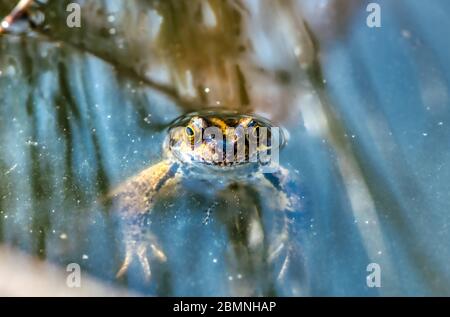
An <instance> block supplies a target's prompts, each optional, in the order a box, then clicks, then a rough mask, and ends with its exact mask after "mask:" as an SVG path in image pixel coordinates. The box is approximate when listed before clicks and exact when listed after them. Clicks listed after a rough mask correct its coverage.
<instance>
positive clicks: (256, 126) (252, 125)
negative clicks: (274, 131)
mask: <svg viewBox="0 0 450 317" xmlns="http://www.w3.org/2000/svg"><path fill="white" fill-rule="evenodd" d="M247 127H248V128H250V133H251V134H252V136H254V137H257V136H258V130H259V124H258V122H256V121H255V120H252V121H250V122H249V124H248V125H247Z"/></svg>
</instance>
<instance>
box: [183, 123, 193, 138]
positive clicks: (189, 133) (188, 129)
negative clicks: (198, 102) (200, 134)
mask: <svg viewBox="0 0 450 317" xmlns="http://www.w3.org/2000/svg"><path fill="white" fill-rule="evenodd" d="M185 132H186V135H187V137H188V138H189V140H191V141H192V140H193V139H194V136H195V131H194V128H193V127H192V126H191V125H188V126H187V127H186V129H185Z"/></svg>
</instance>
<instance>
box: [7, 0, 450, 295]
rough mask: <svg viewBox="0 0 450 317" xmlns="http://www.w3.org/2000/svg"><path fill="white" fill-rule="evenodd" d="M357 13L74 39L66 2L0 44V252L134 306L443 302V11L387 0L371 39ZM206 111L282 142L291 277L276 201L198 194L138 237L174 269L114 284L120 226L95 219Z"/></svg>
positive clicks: (214, 6) (192, 186)
mask: <svg viewBox="0 0 450 317" xmlns="http://www.w3.org/2000/svg"><path fill="white" fill-rule="evenodd" d="M10 2H11V3H12V4H9V7H11V5H13V3H14V1H10ZM368 2H369V1H361V2H357V1H337V0H336V1H333V0H329V1H326V0H324V1H312V0H311V1H308V0H305V1H278V2H277V1H271V2H262V1H248V2H246V3H245V5H243V4H242V3H240V2H239V1H229V2H227V1H201V0H198V1H189V2H187V1H186V2H183V1H165V2H163V3H162V2H157V1H135V2H131V1H130V2H128V1H127V2H124V1H110V0H108V1H84V3H85V4H84V5H83V6H82V9H83V10H82V14H83V20H82V27H81V28H80V29H69V28H67V27H66V26H65V16H66V13H65V4H64V3H63V1H61V3H58V4H55V3H50V4H47V5H43V6H42V7H40V8H33V10H34V11H33V12H41V13H42V14H44V16H45V22H42V21H40V23H38V24H37V26H36V27H35V28H34V29H33V30H29V29H27V25H26V24H21V25H19V26H17V28H18V29H19V30H18V31H17V32H19V33H16V34H8V35H4V36H2V37H0V175H1V176H2V177H1V178H0V198H1V200H0V237H1V241H2V243H3V244H7V245H11V246H14V247H15V248H17V249H20V250H23V251H25V252H27V253H29V254H30V255H33V256H36V257H40V258H42V259H44V260H46V261H49V262H52V263H56V264H57V265H59V266H61V267H62V268H65V266H66V265H67V264H68V263H72V262H75V263H79V264H80V265H81V267H82V270H83V271H85V272H88V273H89V274H91V275H92V276H95V277H98V278H100V279H101V280H103V281H106V282H112V284H114V285H120V286H124V287H127V288H129V289H130V290H134V291H138V292H141V293H143V294H152V295H287V296H291V295H444V294H445V295H448V294H449V293H450V290H449V287H448V285H449V280H450V270H449V268H448V265H447V262H448V259H450V249H449V246H448V241H450V239H449V238H450V230H449V229H448V226H449V223H450V215H449V213H448V210H449V207H450V206H449V201H450V199H449V193H450V188H449V182H448V180H449V179H450V170H449V168H448V166H449V164H448V163H449V160H450V157H449V155H448V151H447V148H446V147H447V143H448V140H449V137H450V130H449V125H450V120H449V119H450V113H449V111H448V109H449V107H450V101H449V80H450V78H449V74H450V69H449V68H450V63H449V60H448V56H449V53H450V42H449V41H448V40H447V39H446V38H445V36H443V34H442V32H444V30H448V29H449V25H448V24H449V23H450V22H449V21H450V20H449V19H448V16H449V14H450V6H449V4H448V3H447V1H445V0H432V1H429V2H427V3H425V2H423V1H420V0H408V1H395V2H394V1H387V0H384V1H381V0H380V1H378V2H379V3H380V4H381V8H382V27H381V28H377V29H371V28H368V27H367V25H366V23H365V22H366V17H367V14H368V13H367V12H366V10H365V9H366V4H367V3H368ZM188 3H189V4H188ZM7 6H8V4H2V5H1V6H0V10H1V12H2V14H3V13H4V12H6V11H7V10H8V9H9V7H7ZM62 17H64V18H62ZM41 18H42V16H41ZM41 20H42V19H41ZM21 28H24V29H25V31H24V33H20V32H21V30H20V29H21ZM112 30H113V31H112ZM206 106H215V107H220V108H232V109H237V110H239V111H242V112H249V111H253V112H255V113H258V114H259V115H262V116H264V117H267V118H269V119H271V120H273V121H274V122H277V123H278V124H279V125H281V126H283V128H285V129H286V131H287V132H288V142H287V145H286V146H285V147H284V148H283V150H282V151H281V153H280V164H281V165H282V166H283V167H285V168H287V169H288V170H289V171H290V173H291V174H292V175H293V176H294V175H295V176H296V177H298V178H299V179H300V182H299V187H298V191H299V194H301V196H303V197H304V199H303V202H302V205H301V208H299V209H298V210H297V211H296V212H295V213H293V214H292V215H291V216H290V218H289V221H290V222H291V223H292V226H293V228H294V229H293V231H292V233H291V236H290V238H289V239H290V240H289V241H291V242H292V243H291V244H290V247H291V248H292V249H294V251H295V252H294V255H295V256H293V257H292V259H291V261H290V263H289V269H288V270H286V274H285V276H284V277H283V278H282V279H280V278H278V277H279V272H280V271H281V270H282V264H283V261H282V260H283V257H282V255H280V256H278V257H275V259H274V260H273V261H272V262H271V261H269V258H270V254H269V253H270V252H269V251H268V250H269V249H270V242H271V241H275V240H276V239H277V233H278V232H279V231H278V227H279V223H280V219H282V218H281V216H280V213H279V212H277V210H276V208H273V206H272V205H271V196H270V195H264V194H261V191H259V189H260V188H259V187H258V184H254V186H250V185H243V184H238V185H237V186H234V187H230V188H225V189H223V188H222V189H218V188H217V187H214V186H213V187H208V188H205V186H202V184H201V183H199V182H197V181H196V180H194V179H192V180H187V181H186V182H185V183H184V185H183V186H181V187H179V188H178V189H177V191H171V190H166V191H165V192H161V195H160V196H161V197H160V198H159V199H158V201H157V203H156V205H155V206H154V208H153V209H152V213H151V215H148V219H146V221H145V224H143V226H145V227H148V228H151V231H152V233H153V235H154V236H156V237H157V240H158V243H159V245H160V246H161V248H162V249H163V250H164V252H165V254H166V256H167V261H166V262H161V261H158V260H157V259H155V258H154V257H153V258H152V257H151V256H149V258H150V260H151V264H152V277H151V280H150V282H145V281H144V280H143V278H142V268H141V267H140V266H139V263H138V261H136V263H134V264H133V265H132V266H131V267H130V269H129V272H128V274H127V275H126V276H125V277H124V278H120V279H116V277H115V275H116V273H117V271H118V269H119V267H120V265H121V263H122V261H123V257H124V254H123V253H124V239H123V236H122V235H121V230H120V228H121V226H122V222H121V219H120V218H119V217H117V215H116V214H115V213H114V212H113V211H111V210H109V209H108V208H107V207H106V206H103V207H102V206H99V202H100V201H102V198H103V197H105V195H107V193H108V192H109V191H110V190H111V189H112V188H114V187H115V186H117V185H118V184H120V183H122V182H123V181H124V180H126V179H127V178H128V177H130V176H132V175H135V174H136V173H138V172H140V171H142V170H143V169H145V168H147V167H149V166H152V165H154V164H156V163H157V162H159V161H160V160H161V159H162V156H163V154H164V151H163V140H164V139H165V137H166V133H167V131H166V128H167V126H168V124H169V123H170V122H171V121H172V120H173V119H175V118H176V117H177V116H179V115H182V114H184V113H186V112H189V111H191V110H194V109H202V108H204V107H206ZM211 178H217V182H219V183H220V176H217V175H213V174H211ZM252 239H253V240H252ZM254 241H262V242H260V244H259V246H258V247H253V246H254V244H252V243H254ZM0 261H1V259H0ZM369 263H377V264H379V265H380V268H381V278H382V287H381V288H369V287H368V286H367V284H366V276H367V275H368V274H369V272H367V270H366V268H367V265H368V264H369ZM17 269H18V271H20V268H17ZM0 283H1V281H0Z"/></svg>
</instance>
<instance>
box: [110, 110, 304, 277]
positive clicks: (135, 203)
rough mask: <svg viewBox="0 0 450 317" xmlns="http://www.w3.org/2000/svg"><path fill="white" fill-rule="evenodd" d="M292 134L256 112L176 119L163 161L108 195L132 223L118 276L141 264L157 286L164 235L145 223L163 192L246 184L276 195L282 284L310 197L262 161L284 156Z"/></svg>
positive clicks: (275, 251)
mask: <svg viewBox="0 0 450 317" xmlns="http://www.w3.org/2000/svg"><path fill="white" fill-rule="evenodd" d="M275 132H276V133H275ZM285 135H286V132H285V131H284V130H283V129H282V128H281V129H280V128H279V127H276V126H275V124H274V123H272V122H271V121H270V120H268V119H266V118H264V117H262V116H259V115H256V114H253V113H240V112H238V111H231V110H217V109H207V110H201V111H195V112H191V113H187V114H185V115H183V116H180V117H178V118H177V119H175V120H174V121H173V122H172V123H171V124H170V125H169V128H168V129H167V136H166V138H165V140H164V142H163V146H162V156H161V157H162V158H161V160H160V161H158V162H156V163H155V164H153V165H151V166H149V167H148V168H145V169H144V170H142V171H140V172H138V173H137V174H135V175H133V176H131V177H130V178H128V179H127V180H125V181H124V182H122V183H120V184H119V185H117V186H116V187H115V188H114V189H113V190H112V191H111V192H110V193H109V195H108V197H109V199H110V201H111V204H112V205H114V210H115V212H116V213H118V215H119V217H120V219H121V220H122V221H123V222H124V223H125V225H124V226H123V228H124V246H125V248H124V249H125V252H124V260H123V262H122V264H121V266H120V268H119V269H118V271H117V274H116V277H117V278H122V277H123V276H124V275H126V273H127V271H128V269H129V267H130V265H131V264H132V263H133V262H134V261H135V260H136V261H138V262H139V263H140V266H141V268H142V272H143V274H144V277H145V281H150V279H151V276H152V269H151V267H152V264H151V263H152V261H153V260H157V261H158V262H161V263H164V262H166V261H167V256H166V254H165V252H164V250H163V248H162V247H161V246H160V245H159V243H158V239H157V237H156V236H155V235H154V234H153V233H152V232H149V230H148V228H147V227H146V225H145V224H144V222H143V221H142V219H143V217H145V216H148V215H149V214H151V213H152V210H153V208H154V205H155V203H156V201H157V200H158V196H159V195H161V193H162V192H164V191H167V190H169V191H170V190H171V189H173V188H175V187H176V186H180V184H181V186H183V180H185V179H197V180H202V181H204V182H206V184H210V185H211V186H213V188H214V190H227V189H228V188H230V187H232V186H236V185H237V184H238V185H242V184H244V185H245V186H251V187H252V188H256V191H257V192H258V191H259V192H260V193H261V195H266V196H268V197H270V199H269V200H270V202H271V204H272V207H273V210H275V211H276V212H279V213H280V215H281V216H282V225H281V230H280V233H279V234H278V235H277V238H276V239H275V240H276V241H273V243H272V244H271V248H270V251H269V253H268V259H269V261H271V260H272V259H274V258H277V257H279V255H280V254H281V253H283V254H284V258H283V260H282V265H281V266H280V269H279V272H278V277H277V278H278V279H282V278H283V276H284V272H285V271H286V269H287V267H288V266H289V264H290V260H291V256H292V252H294V251H295V248H294V247H292V243H293V242H292V241H291V239H292V237H291V235H292V231H293V228H292V217H291V216H292V214H296V213H299V212H302V210H303V205H302V198H303V197H302V196H301V194H300V193H301V190H300V189H299V186H300V185H299V180H298V177H296V175H293V174H294V173H292V172H290V171H289V170H288V169H287V168H285V167H283V166H281V165H280V164H279V163H278V162H277V160H274V159H273V156H271V155H268V156H267V155H265V158H267V157H269V158H270V160H262V159H261V156H263V155H262V154H263V153H264V154H267V153H269V154H273V153H275V152H277V151H280V150H281V149H282V148H283V147H284V146H285V144H286V136H285ZM218 184H220V185H218ZM207 187H209V185H207ZM219 187H220V189H219ZM208 217H210V215H208ZM283 250H284V251H285V252H283ZM150 259H152V260H150Z"/></svg>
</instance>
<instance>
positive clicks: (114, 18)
mask: <svg viewBox="0 0 450 317" xmlns="http://www.w3.org/2000/svg"><path fill="white" fill-rule="evenodd" d="M114 21H116V17H115V16H114V15H113V14H110V15H108V22H109V23H113V22H114Z"/></svg>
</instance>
